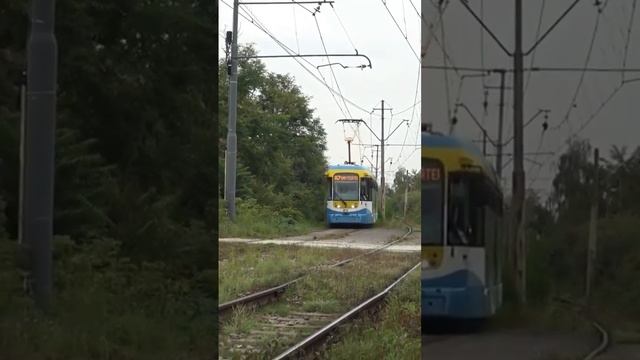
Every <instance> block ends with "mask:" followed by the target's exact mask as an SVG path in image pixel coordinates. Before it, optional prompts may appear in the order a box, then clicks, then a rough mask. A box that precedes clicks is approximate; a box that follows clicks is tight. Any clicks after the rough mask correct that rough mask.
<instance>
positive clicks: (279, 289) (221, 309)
mask: <svg viewBox="0 0 640 360" xmlns="http://www.w3.org/2000/svg"><path fill="white" fill-rule="evenodd" d="M412 232H413V228H412V227H411V226H407V232H406V233H405V234H404V235H402V236H401V237H400V238H399V239H397V240H394V241H391V242H388V243H386V244H383V245H381V246H379V247H377V248H375V249H373V250H370V251H367V252H365V253H363V254H359V255H356V256H353V257H351V258H348V259H345V260H342V261H338V262H337V263H334V264H332V265H329V266H325V267H314V268H312V269H310V271H308V272H307V273H305V274H304V275H302V276H300V277H298V278H296V279H293V280H290V281H288V282H286V283H284V284H280V285H278V286H274V287H272V288H269V289H265V290H261V291H258V292H255V293H252V294H249V295H246V296H242V297H240V298H237V299H234V300H231V301H228V302H225V303H223V304H220V305H218V316H219V317H220V318H222V316H224V315H227V314H228V313H229V312H230V311H231V310H233V309H234V308H236V307H238V306H247V305H252V304H262V303H267V302H269V301H270V300H273V299H274V298H277V297H278V296H280V295H281V294H282V293H283V292H284V291H285V290H286V289H287V288H289V287H290V286H291V285H293V284H295V283H297V282H298V281H300V280H302V279H304V278H305V277H307V276H308V275H309V274H311V273H313V272H315V271H319V270H321V269H323V268H334V267H339V266H343V265H346V264H348V263H350V262H352V261H354V260H356V259H359V258H361V257H364V256H368V255H371V254H375V253H377V252H379V251H382V250H384V249H386V248H388V247H389V246H392V245H394V244H397V243H399V242H402V241H405V240H406V239H407V237H408V236H409V235H410V234H411V233H412Z"/></svg>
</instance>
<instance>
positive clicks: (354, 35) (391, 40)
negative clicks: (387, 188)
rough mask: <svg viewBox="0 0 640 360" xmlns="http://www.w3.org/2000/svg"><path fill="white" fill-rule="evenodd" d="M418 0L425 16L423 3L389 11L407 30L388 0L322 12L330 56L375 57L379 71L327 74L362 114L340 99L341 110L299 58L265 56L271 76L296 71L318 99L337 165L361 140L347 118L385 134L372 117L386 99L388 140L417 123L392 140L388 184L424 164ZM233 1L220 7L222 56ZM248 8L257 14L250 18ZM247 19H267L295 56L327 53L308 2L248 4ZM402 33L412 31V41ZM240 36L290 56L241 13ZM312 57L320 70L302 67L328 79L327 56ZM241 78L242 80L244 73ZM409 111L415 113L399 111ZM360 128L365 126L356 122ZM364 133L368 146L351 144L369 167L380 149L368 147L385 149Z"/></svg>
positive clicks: (404, 2)
mask: <svg viewBox="0 0 640 360" xmlns="http://www.w3.org/2000/svg"><path fill="white" fill-rule="evenodd" d="M410 1H411V2H412V3H413V4H414V5H415V7H416V9H417V11H420V1H419V0H400V1H387V2H386V6H388V8H389V11H390V12H391V14H393V17H394V18H395V20H396V21H397V23H398V25H399V26H400V28H401V30H399V29H398V27H397V26H396V24H395V23H394V21H393V19H392V17H391V15H390V14H389V12H388V11H387V9H386V8H385V5H384V3H383V2H382V1H373V0H368V1H365V0H336V1H335V3H334V4H333V6H334V7H333V9H332V8H331V6H330V5H329V4H323V5H322V6H321V8H320V12H319V13H317V14H316V15H315V19H317V21H318V25H319V27H320V31H321V33H322V37H323V39H324V43H325V45H326V48H327V52H328V53H330V54H331V53H342V54H354V53H355V50H354V46H353V45H355V48H356V49H357V50H358V52H359V53H360V54H364V55H367V56H368V57H369V58H370V59H371V63H372V68H371V69H369V68H366V69H357V68H350V69H343V68H342V67H341V66H339V65H335V66H332V67H328V66H325V67H321V68H320V69H319V71H320V72H321V74H322V76H324V79H326V82H327V83H328V85H329V86H330V87H331V88H333V89H335V90H336V91H337V90H338V89H337V86H336V84H335V81H334V79H333V77H332V74H331V70H330V68H333V72H334V73H335V77H336V79H337V82H338V85H339V87H340V90H341V92H342V94H343V96H344V97H345V98H346V99H347V100H348V101H349V100H350V101H351V102H353V103H355V104H356V105H358V106H359V107H360V108H362V109H358V107H356V106H354V105H352V104H350V103H349V102H348V101H347V109H348V111H347V110H344V107H345V105H344V103H343V101H342V100H341V98H340V97H339V96H338V95H335V98H336V100H337V102H338V103H339V104H340V106H338V105H337V104H336V100H334V98H333V97H332V95H331V92H330V91H329V90H328V89H327V87H326V86H325V85H323V84H322V83H321V82H319V81H318V80H317V79H315V78H314V77H313V76H311V75H310V74H309V73H308V72H307V71H305V70H304V69H303V67H302V66H301V65H300V64H298V63H297V62H296V61H295V59H293V58H283V59H262V61H263V62H264V63H265V65H266V67H267V69H268V70H269V71H271V72H275V73H289V74H291V75H292V76H293V77H294V78H295V81H296V84H298V85H299V86H300V88H301V90H302V92H303V93H304V94H305V95H307V96H309V97H311V100H310V103H311V107H312V108H314V109H315V116H317V117H319V118H320V119H321V121H322V124H323V126H324V128H325V131H326V133H327V149H328V150H327V152H326V156H327V159H328V161H329V163H330V164H340V163H343V162H344V161H346V160H347V143H346V141H345V135H347V136H350V135H351V136H353V132H354V131H353V130H351V129H352V127H351V126H350V125H345V126H344V127H343V125H342V124H340V123H336V120H338V119H342V118H345V117H347V118H356V119H362V120H364V121H366V122H367V124H368V125H369V126H370V127H371V128H372V129H373V130H374V131H375V132H376V135H377V136H378V137H379V136H380V127H381V120H380V111H376V112H374V113H373V114H371V113H370V112H371V110H372V109H373V108H374V107H375V108H380V105H381V104H380V101H381V100H384V101H385V108H388V107H391V108H392V111H385V137H388V135H389V133H390V131H392V130H393V129H395V128H396V126H397V125H398V124H400V122H401V120H402V119H407V120H409V121H410V123H409V126H407V125H406V124H402V125H401V126H400V127H399V128H398V129H397V131H396V132H395V133H393V135H392V136H391V137H388V140H387V143H388V144H390V146H388V147H386V148H385V158H386V159H387V165H386V169H385V173H386V181H387V183H388V184H391V183H392V182H393V175H394V173H395V170H397V168H398V166H402V167H404V168H406V169H409V170H417V169H418V168H419V166H420V161H419V158H420V151H419V146H420V140H421V139H420V137H419V136H418V135H419V133H420V99H421V97H420V96H421V95H420V88H419V86H418V85H419V82H418V80H419V76H420V63H419V60H418V58H416V56H415V55H414V53H413V52H412V50H411V48H410V46H409V43H410V44H411V47H412V48H413V49H414V51H415V52H416V54H417V55H418V56H420V40H421V39H420V23H421V21H420V17H419V15H418V14H417V13H416V10H414V8H413V7H412V5H411V3H410ZM226 4H228V5H231V4H232V0H224V1H221V2H220V3H219V9H220V10H219V11H220V15H219V20H218V29H219V33H220V34H219V36H220V38H219V44H220V45H219V49H218V56H219V57H224V34H225V32H226V31H230V30H231V29H232V16H233V14H232V11H231V8H230V7H229V6H227V5H226ZM305 6H306V7H307V8H308V9H309V10H311V11H312V10H313V9H314V8H315V7H317V6H318V5H317V4H306V5H305ZM247 10H248V11H250V12H251V13H252V15H251V14H249V13H247V12H246V11H247ZM240 14H241V15H242V14H244V15H245V16H247V17H249V16H252V17H253V18H255V19H257V20H259V22H261V23H262V24H264V26H265V27H266V28H267V29H268V31H269V32H271V33H272V34H273V35H274V36H275V37H276V38H277V39H278V40H280V41H281V42H283V43H284V44H286V45H287V46H288V47H289V48H291V49H292V50H294V51H295V52H298V51H299V53H300V54H324V49H323V47H322V42H321V40H320V35H319V33H318V29H317V27H316V22H315V20H314V16H312V14H311V13H310V12H308V11H306V10H305V9H303V8H302V6H300V5H296V4H291V5H289V4H286V5H241V6H240ZM340 21H342V24H343V25H344V28H345V29H346V33H345V31H344V30H343V28H342V26H341V24H340ZM405 24H406V25H405ZM401 32H402V33H405V34H407V39H408V42H407V40H405V38H404V35H403V34H402V33H401ZM238 34H239V38H238V43H240V44H246V43H254V46H255V48H256V50H257V51H258V53H259V55H281V54H283V55H284V54H286V52H285V51H284V50H283V49H282V48H281V47H280V46H278V44H277V43H276V42H275V41H274V40H273V39H271V38H270V37H269V36H268V35H267V34H265V33H264V32H263V31H262V30H260V29H258V28H257V27H256V26H254V25H253V24H252V23H251V22H249V21H247V19H245V18H243V17H242V16H239V30H238ZM347 34H348V35H347ZM349 38H350V39H351V41H350V39H349ZM351 42H353V45H352V43H351ZM298 49H299V50H298ZM307 60H308V61H309V62H311V63H312V64H313V65H314V66H311V65H309V64H307V63H305V62H304V61H301V62H302V63H303V64H304V65H305V66H306V67H307V68H308V69H309V70H310V71H311V72H312V73H314V74H315V75H316V76H317V77H318V78H319V79H322V77H321V76H320V73H319V71H318V70H317V69H316V68H315V66H317V65H321V64H326V63H327V59H326V57H316V58H307ZM331 62H332V63H333V62H340V63H342V64H344V65H347V66H357V65H361V64H367V62H366V59H364V58H361V57H332V58H331ZM239 76H242V73H240V74H239ZM416 92H417V96H416ZM415 103H417V105H415ZM414 105H415V106H414ZM341 108H343V109H342V110H341ZM402 110H407V111H404V112H403V113H399V112H400V111H402ZM349 112H350V114H351V116H349ZM412 115H413V116H412ZM221 120H222V119H221ZM353 129H357V128H356V127H355V125H354V126H353ZM358 133H359V137H360V140H361V142H359V141H358V138H357V137H356V138H355V139H354V140H353V142H354V143H362V144H365V145H358V146H355V145H352V146H351V158H352V161H354V162H356V163H360V160H361V159H363V161H364V162H363V164H364V165H366V166H370V164H369V161H371V162H372V163H373V164H374V165H375V161H376V159H375V156H376V155H375V148H372V147H371V146H368V144H372V143H375V144H379V141H377V140H376V139H375V137H374V136H372V135H371V133H370V132H369V130H367V128H366V127H365V126H364V125H360V126H359V130H358ZM239 141H242V139H239ZM395 144H397V145H402V144H404V146H395ZM372 151H373V156H372Z"/></svg>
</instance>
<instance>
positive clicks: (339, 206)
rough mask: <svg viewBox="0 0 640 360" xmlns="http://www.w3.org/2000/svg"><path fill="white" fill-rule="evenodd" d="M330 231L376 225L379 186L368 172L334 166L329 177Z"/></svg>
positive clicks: (355, 168) (329, 169)
mask: <svg viewBox="0 0 640 360" xmlns="http://www.w3.org/2000/svg"><path fill="white" fill-rule="evenodd" d="M325 176H326V180H327V208H326V221H327V225H328V226H329V227H332V226H334V225H337V224H342V225H349V224H352V225H366V226H372V225H373V224H375V222H376V220H377V217H378V213H377V210H376V209H377V201H378V194H377V190H378V184H377V183H376V180H375V177H374V176H373V174H372V173H371V171H369V169H368V168H366V167H364V166H360V165H354V164H344V165H331V166H329V167H328V169H327V171H326V173H325Z"/></svg>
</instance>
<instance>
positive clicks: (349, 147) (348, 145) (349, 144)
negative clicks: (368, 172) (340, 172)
mask: <svg viewBox="0 0 640 360" xmlns="http://www.w3.org/2000/svg"><path fill="white" fill-rule="evenodd" d="M347 148H348V151H349V164H351V140H347Z"/></svg>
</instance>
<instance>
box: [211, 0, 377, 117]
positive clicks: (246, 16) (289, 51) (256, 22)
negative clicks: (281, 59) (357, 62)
mask: <svg viewBox="0 0 640 360" xmlns="http://www.w3.org/2000/svg"><path fill="white" fill-rule="evenodd" d="M220 1H221V2H222V3H223V4H225V5H226V6H227V7H229V8H231V9H232V8H233V7H232V6H231V5H230V4H228V3H227V2H226V1H225V0H220ZM239 15H240V16H242V17H243V18H244V19H245V20H247V21H249V22H250V23H251V24H253V25H254V26H255V27H257V28H258V29H259V30H261V31H262V32H264V33H265V34H266V35H267V36H269V37H270V38H271V39H272V40H273V41H275V42H276V44H277V45H278V46H279V47H280V48H282V49H283V50H284V51H285V52H286V53H287V54H289V55H294V54H295V51H293V50H292V49H291V48H289V47H288V46H287V45H286V44H284V43H283V42H282V41H280V40H279V39H278V38H277V37H275V36H274V35H273V34H272V33H271V32H270V31H269V30H267V29H266V27H265V26H264V25H261V24H260V22H259V20H258V19H257V17H255V15H253V16H252V15H249V14H242V13H240V14H239ZM293 59H294V60H295V61H296V62H297V63H298V64H299V65H300V66H301V67H302V68H303V70H305V71H306V72H307V73H308V74H309V75H311V77H313V78H314V79H316V80H317V81H318V82H320V83H321V84H322V85H324V86H325V87H326V88H327V89H328V90H329V92H331V93H332V94H336V95H339V94H338V92H337V91H336V90H335V89H333V88H332V87H330V86H329V84H327V82H326V80H324V81H323V80H322V79H320V78H319V77H318V76H317V75H316V74H314V73H313V72H312V71H311V70H310V69H309V68H307V67H306V66H305V65H304V64H302V62H301V61H304V62H306V63H307V64H309V65H310V66H312V67H313V68H315V65H314V64H312V63H311V62H310V61H309V60H307V59H305V58H295V57H294V58H293ZM301 59H302V60H301ZM339 96H340V95H339ZM343 98H344V100H345V101H346V102H348V103H349V104H351V105H352V106H353V107H355V108H356V109H358V110H360V111H362V112H364V113H367V114H368V113H369V111H368V110H366V109H365V108H363V107H362V106H360V105H358V104H356V103H355V102H353V101H352V100H350V99H348V98H346V97H343Z"/></svg>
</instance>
